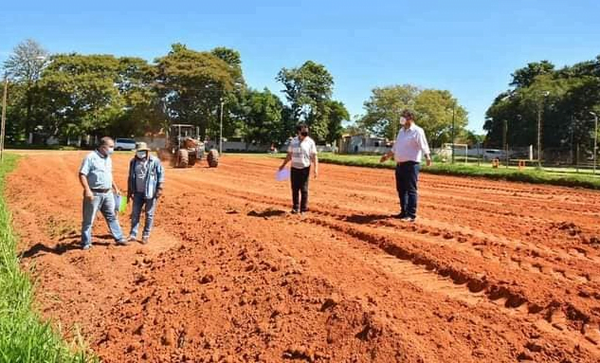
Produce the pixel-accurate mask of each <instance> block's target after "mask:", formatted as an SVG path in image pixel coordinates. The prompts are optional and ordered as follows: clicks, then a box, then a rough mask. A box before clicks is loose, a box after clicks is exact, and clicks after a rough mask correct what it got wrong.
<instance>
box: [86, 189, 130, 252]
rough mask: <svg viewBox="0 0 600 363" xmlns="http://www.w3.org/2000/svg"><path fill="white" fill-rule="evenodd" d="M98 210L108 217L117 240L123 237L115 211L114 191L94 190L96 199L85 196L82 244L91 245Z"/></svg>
mask: <svg viewBox="0 0 600 363" xmlns="http://www.w3.org/2000/svg"><path fill="white" fill-rule="evenodd" d="M98 210H100V212H101V213H102V215H103V216H104V219H106V224H108V228H109V229H110V233H111V234H112V236H113V237H114V239H115V240H116V241H120V240H122V239H123V232H122V231H121V226H120V225H119V220H118V219H117V215H116V213H115V197H114V195H113V193H112V192H108V193H96V192H94V199H93V200H89V199H88V198H85V197H84V198H83V223H82V225H81V245H82V246H89V245H91V244H92V226H93V225H94V220H95V219H96V213H98Z"/></svg>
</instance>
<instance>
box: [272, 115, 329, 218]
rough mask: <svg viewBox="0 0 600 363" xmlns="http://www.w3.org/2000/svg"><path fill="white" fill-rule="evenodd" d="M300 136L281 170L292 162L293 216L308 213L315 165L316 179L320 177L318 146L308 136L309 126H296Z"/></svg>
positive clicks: (292, 144)
mask: <svg viewBox="0 0 600 363" xmlns="http://www.w3.org/2000/svg"><path fill="white" fill-rule="evenodd" d="M296 132H297V133H298V135H297V136H296V137H295V138H293V139H292V140H291V141H290V143H289V145H288V152H287V156H286V158H285V160H284V161H283V164H281V166H280V167H279V170H283V168H285V166H286V165H287V163H288V162H290V161H291V162H292V170H291V180H292V214H298V212H300V213H302V215H304V213H306V212H307V211H308V180H309V179H310V168H311V165H312V164H314V176H315V179H316V178H317V176H318V175H319V160H318V158H317V145H316V144H315V142H314V141H313V139H311V138H310V136H308V126H307V125H306V124H300V125H298V126H296ZM300 197H301V198H300Z"/></svg>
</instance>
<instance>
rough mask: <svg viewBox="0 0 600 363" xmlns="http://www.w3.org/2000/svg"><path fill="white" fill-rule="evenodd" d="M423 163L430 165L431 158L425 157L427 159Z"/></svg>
mask: <svg viewBox="0 0 600 363" xmlns="http://www.w3.org/2000/svg"><path fill="white" fill-rule="evenodd" d="M425 165H427V166H431V158H427V160H426V161H425Z"/></svg>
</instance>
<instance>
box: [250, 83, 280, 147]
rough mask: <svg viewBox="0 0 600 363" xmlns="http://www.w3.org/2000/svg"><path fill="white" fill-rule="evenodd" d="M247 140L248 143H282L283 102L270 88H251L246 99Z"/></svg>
mask: <svg viewBox="0 0 600 363" xmlns="http://www.w3.org/2000/svg"><path fill="white" fill-rule="evenodd" d="M245 104H246V115H245V117H244V120H245V132H244V133H245V137H244V139H245V141H246V142H247V143H256V144H267V145H269V144H271V143H276V144H279V143H281V142H282V141H283V140H284V139H285V137H286V135H283V133H282V131H283V127H282V126H283V125H282V111H283V104H282V102H281V100H280V99H279V97H277V96H276V95H274V94H273V93H271V92H270V91H269V90H268V89H266V88H265V89H264V90H263V91H262V92H261V91H255V90H250V91H249V92H248V94H247V100H246V103H245Z"/></svg>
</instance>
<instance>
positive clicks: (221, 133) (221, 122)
mask: <svg viewBox="0 0 600 363" xmlns="http://www.w3.org/2000/svg"><path fill="white" fill-rule="evenodd" d="M219 118H220V125H219V155H221V154H223V98H221V112H220V115H219Z"/></svg>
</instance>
